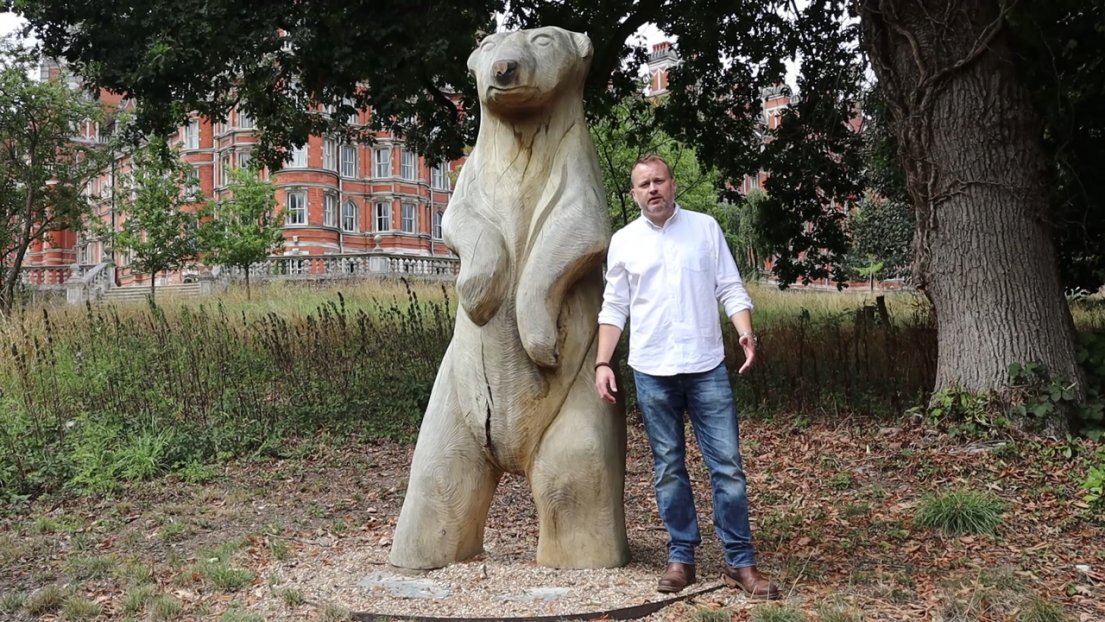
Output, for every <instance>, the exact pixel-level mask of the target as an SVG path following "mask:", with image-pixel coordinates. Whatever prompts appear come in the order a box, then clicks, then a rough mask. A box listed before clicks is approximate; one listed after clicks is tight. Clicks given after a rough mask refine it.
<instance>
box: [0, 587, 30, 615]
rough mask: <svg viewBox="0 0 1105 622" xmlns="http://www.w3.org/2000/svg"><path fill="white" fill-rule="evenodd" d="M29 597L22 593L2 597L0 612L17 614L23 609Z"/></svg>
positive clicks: (0, 598)
mask: <svg viewBox="0 0 1105 622" xmlns="http://www.w3.org/2000/svg"><path fill="white" fill-rule="evenodd" d="M26 602H27V595H26V594H24V593H22V592H8V593H6V594H4V595H3V596H0V612H4V613H15V612H16V611H19V610H20V609H22V608H23V604H24V603H26Z"/></svg>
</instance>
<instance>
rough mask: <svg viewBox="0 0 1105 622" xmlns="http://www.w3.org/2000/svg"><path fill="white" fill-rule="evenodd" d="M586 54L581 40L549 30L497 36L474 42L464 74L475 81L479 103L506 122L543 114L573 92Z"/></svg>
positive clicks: (580, 78) (588, 48) (588, 57)
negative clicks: (536, 112) (532, 113)
mask: <svg viewBox="0 0 1105 622" xmlns="http://www.w3.org/2000/svg"><path fill="white" fill-rule="evenodd" d="M592 51H593V48H592V46H591V39H589V38H588V37H587V35H585V34H581V33H577V32H570V31H567V30H564V29H563V28H557V27H555V26H550V27H546V28H536V29H533V30H519V31H516V32H499V33H495V34H493V35H489V36H487V37H485V38H484V39H483V40H482V41H480V45H479V47H477V48H476V49H475V50H474V51H473V52H472V55H471V56H469V57H468V69H469V70H470V71H471V72H472V73H473V75H475V77H476V85H477V88H478V89H479V95H480V102H481V103H482V104H483V105H484V106H485V107H486V108H488V109H489V110H491V111H492V112H495V113H498V114H503V115H507V116H509V115H513V114H517V113H525V112H528V111H533V110H540V109H543V108H545V107H547V106H548V104H549V102H551V101H552V100H554V99H556V98H557V97H558V96H559V95H560V94H561V93H563V92H565V91H568V90H572V89H576V88H579V87H580V86H581V85H582V83H583V81H584V79H586V77H587V71H588V70H589V69H590V67H591V56H592Z"/></svg>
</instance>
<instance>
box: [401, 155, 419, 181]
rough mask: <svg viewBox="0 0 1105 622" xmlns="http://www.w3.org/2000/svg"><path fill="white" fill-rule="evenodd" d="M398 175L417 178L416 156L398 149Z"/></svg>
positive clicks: (411, 178) (410, 178) (412, 178)
mask: <svg viewBox="0 0 1105 622" xmlns="http://www.w3.org/2000/svg"><path fill="white" fill-rule="evenodd" d="M399 158H400V162H399V176H400V177H402V178H403V179H409V180H415V179H418V156H416V155H415V154H414V153H412V152H410V151H407V150H406V149H402V150H400V151H399Z"/></svg>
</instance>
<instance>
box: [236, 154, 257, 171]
mask: <svg viewBox="0 0 1105 622" xmlns="http://www.w3.org/2000/svg"><path fill="white" fill-rule="evenodd" d="M252 161H253V154H251V153H250V152H248V151H243V152H241V153H239V154H238V168H240V169H242V170H249V163H250V162H252Z"/></svg>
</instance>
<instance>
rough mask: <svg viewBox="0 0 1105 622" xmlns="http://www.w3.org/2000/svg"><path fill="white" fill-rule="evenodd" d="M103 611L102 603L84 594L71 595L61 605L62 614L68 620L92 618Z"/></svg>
mask: <svg viewBox="0 0 1105 622" xmlns="http://www.w3.org/2000/svg"><path fill="white" fill-rule="evenodd" d="M102 612H103V607H102V606H101V605H100V603H98V602H96V601H94V600H91V599H88V598H85V597H83V596H70V597H69V598H66V599H65V602H64V603H62V605H61V616H62V618H64V619H66V620H92V619H95V618H96V617H98V616H99V615H100V613H102Z"/></svg>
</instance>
